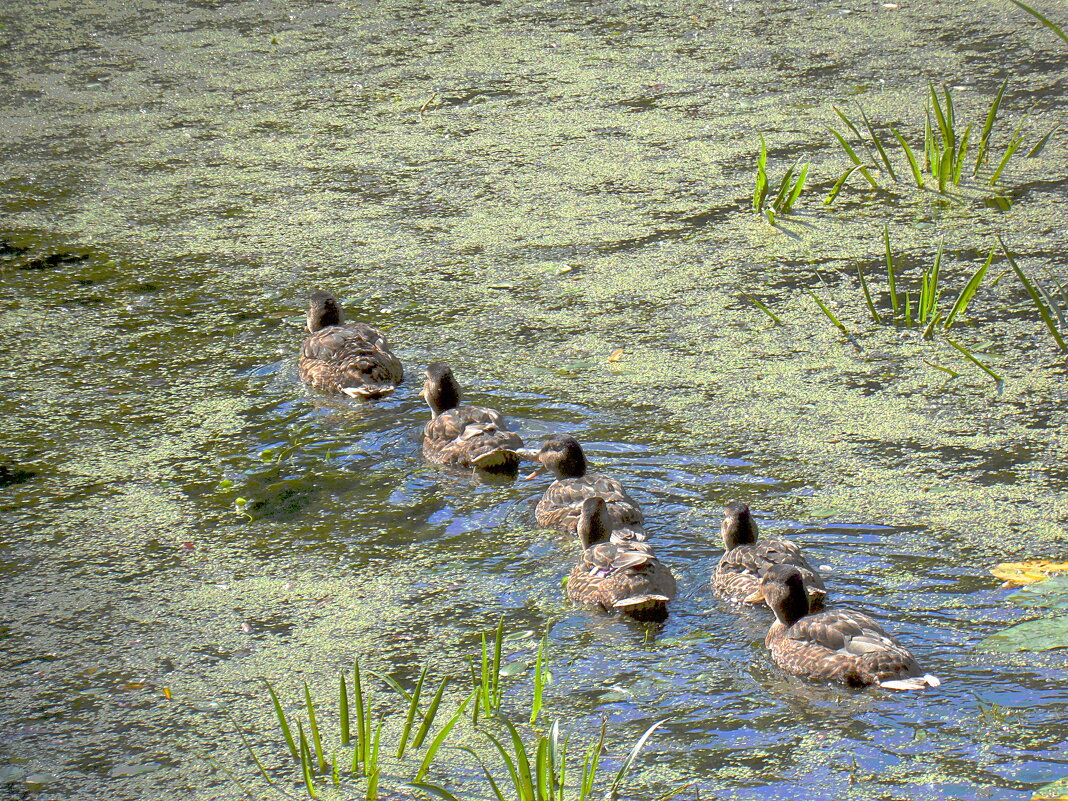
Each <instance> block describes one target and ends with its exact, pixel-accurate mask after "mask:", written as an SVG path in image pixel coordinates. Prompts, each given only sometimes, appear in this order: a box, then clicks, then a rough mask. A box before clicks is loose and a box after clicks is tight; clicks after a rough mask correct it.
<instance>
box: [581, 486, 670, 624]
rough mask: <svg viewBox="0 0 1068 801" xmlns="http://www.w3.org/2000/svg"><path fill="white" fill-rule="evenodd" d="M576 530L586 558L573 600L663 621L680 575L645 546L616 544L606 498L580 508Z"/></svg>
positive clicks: (595, 500) (590, 500) (638, 543)
mask: <svg viewBox="0 0 1068 801" xmlns="http://www.w3.org/2000/svg"><path fill="white" fill-rule="evenodd" d="M579 509H580V511H579V518H578V522H577V523H576V531H577V533H578V538H579V541H580V542H581V543H582V548H583V551H582V556H581V557H580V559H579V561H578V564H576V565H575V567H574V569H573V570H572V571H571V576H570V577H569V578H568V580H567V597H568V598H569V599H571V600H572V601H575V602H577V603H582V604H592V605H597V606H600V607H601V608H602V609H605V610H608V611H615V612H620V613H622V614H624V615H627V616H628V617H631V618H634V619H636V620H663V619H664V617H666V616H667V605H668V602H669V601H671V600H672V599H673V598H674V597H675V577H674V576H673V575H672V574H671V570H670V569H669V568H668V567H667V566H666V565H664V564H663V563H662V562H661V561H660V560H659V559H657V558H656V556H655V555H654V554H653V550H652V547H651V546H650V545H649V544H648V543H645V542H612V541H611V534H612V516H611V514H610V513H609V511H608V504H606V503H605V500H604V498H600V497H596V496H595V497H591V498H585V499H584V500H583V501H582V503H581V504H580V505H579Z"/></svg>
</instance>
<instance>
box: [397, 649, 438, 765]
mask: <svg viewBox="0 0 1068 801" xmlns="http://www.w3.org/2000/svg"><path fill="white" fill-rule="evenodd" d="M428 670H430V663H429V662H428V663H426V664H424V665H423V670H422V672H420V674H419V681H417V682H416V683H415V689H414V690H413V691H412V694H411V695H410V696H409V698H408V714H407V715H406V716H405V718H404V728H403V729H402V730H401V736H400V747H398V748H397V758H398V759H400V758H401V757H403V756H404V749H405V748H407V747H408V735H409V734H411V731H412V725H413V724H414V723H415V715H416V713H417V712H418V711H419V696H420V695H422V693H423V682H424V681H425V680H426V674H427V671H428Z"/></svg>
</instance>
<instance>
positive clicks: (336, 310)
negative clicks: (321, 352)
mask: <svg viewBox="0 0 1068 801" xmlns="http://www.w3.org/2000/svg"><path fill="white" fill-rule="evenodd" d="M309 300H310V305H309V306H308V332H309V333H311V334H314V333H315V332H316V331H318V330H320V329H321V328H329V327H330V326H332V325H341V319H342V317H341V306H339V305H338V302H337V298H335V297H334V296H333V295H331V294H330V293H329V292H316V293H314V294H313V295H312V296H311V298H309Z"/></svg>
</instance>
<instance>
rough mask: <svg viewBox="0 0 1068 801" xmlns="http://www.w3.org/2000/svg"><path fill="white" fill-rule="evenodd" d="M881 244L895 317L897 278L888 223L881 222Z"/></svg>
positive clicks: (896, 310) (895, 315) (896, 313)
mask: <svg viewBox="0 0 1068 801" xmlns="http://www.w3.org/2000/svg"><path fill="white" fill-rule="evenodd" d="M883 244H884V245H885V249H886V279H887V283H889V284H890V306H891V307H892V308H893V310H894V317H895V318H896V317H897V315H898V301H897V280H896V278H895V277H894V257H893V255H892V254H891V253H890V225H889V224H888V223H883Z"/></svg>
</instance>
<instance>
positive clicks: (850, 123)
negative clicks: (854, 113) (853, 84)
mask: <svg viewBox="0 0 1068 801" xmlns="http://www.w3.org/2000/svg"><path fill="white" fill-rule="evenodd" d="M831 108H833V109H834V113H835V114H837V115H838V117H839V118H840V119H841V120H842V122H844V123H845V124H846V127H847V128H849V130H850V131H852V132H853V136H855V137H857V139H858V140H860V141H861V142H863V141H864V137H862V136H861V135H860V131H859V130H858V129H857V126H856V125H854V124H853V121H852V120H851V119H849V117H847V116H846V115H845V112H843V111H842V109H840V108H838V106H831Z"/></svg>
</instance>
